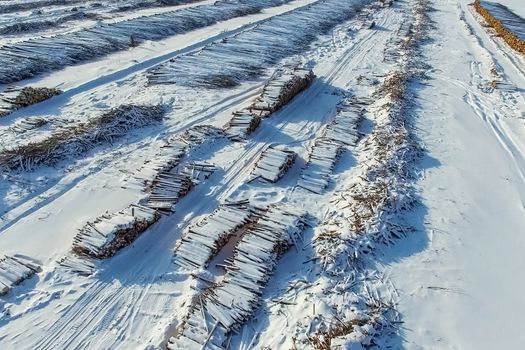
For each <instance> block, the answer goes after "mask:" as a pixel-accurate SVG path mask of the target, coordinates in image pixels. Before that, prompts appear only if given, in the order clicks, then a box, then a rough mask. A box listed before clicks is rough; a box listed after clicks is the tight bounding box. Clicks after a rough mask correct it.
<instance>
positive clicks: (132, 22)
mask: <svg viewBox="0 0 525 350" xmlns="http://www.w3.org/2000/svg"><path fill="white" fill-rule="evenodd" d="M289 1H291V0H244V1H242V2H237V1H230V0H218V1H216V2H215V3H213V4H206V5H201V6H195V7H190V8H184V9H180V10H176V11H171V12H165V13H161V14H154V15H151V16H142V17H138V18H133V19H129V20H125V21H120V22H116V23H109V24H107V23H104V24H100V25H97V26H95V27H92V28H85V29H81V30H77V31H73V32H68V33H65V34H59V35H54V36H48V37H37V38H34V39H30V40H27V41H23V42H19V43H15V44H8V45H4V46H2V47H0V84H9V83H13V82H16V81H19V80H22V79H26V78H30V77H32V76H34V75H37V74H39V73H42V72H44V71H48V70H52V69H60V68H62V67H64V66H65V65H68V64H73V63H77V62H81V61H85V60H89V59H92V58H95V57H100V56H102V55H106V54H109V53H111V52H115V51H118V50H124V49H127V48H129V47H133V46H136V45H138V44H140V43H142V42H144V41H145V40H160V39H163V38H166V37H168V36H171V35H176V34H182V33H187V32H189V31H192V30H194V29H198V28H203V27H206V26H209V25H213V24H215V23H217V22H219V21H223V20H227V19H231V18H235V17H240V16H245V15H249V14H254V13H258V12H260V11H261V10H262V9H264V8H267V7H272V6H278V5H281V4H283V3H286V2H289Z"/></svg>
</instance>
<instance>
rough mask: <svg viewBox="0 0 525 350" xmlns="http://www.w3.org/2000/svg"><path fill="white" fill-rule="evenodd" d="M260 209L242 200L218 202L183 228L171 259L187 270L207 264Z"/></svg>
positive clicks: (253, 218)
mask: <svg viewBox="0 0 525 350" xmlns="http://www.w3.org/2000/svg"><path fill="white" fill-rule="evenodd" d="M259 214H260V212H259V210H258V209H256V208H254V207H252V206H250V205H249V204H248V203H245V202H236V203H224V204H221V205H220V206H219V207H218V208H217V209H215V211H214V212H213V213H211V214H210V215H208V216H206V217H205V218H204V219H202V220H200V221H199V222H197V223H196V224H194V225H191V226H190V227H189V228H188V229H186V231H185V232H184V235H183V237H182V239H181V241H180V242H179V243H178V245H177V247H176V248H175V258H174V262H175V264H176V265H178V266H180V267H182V268H185V269H188V270H193V269H200V268H205V267H207V265H208V263H209V262H210V260H211V259H213V258H214V257H215V255H216V254H217V253H218V252H219V251H220V249H221V248H222V247H223V246H224V245H225V244H226V243H227V242H228V240H229V239H230V238H231V236H233V235H234V234H235V233H236V232H238V231H239V230H241V229H242V228H243V227H246V225H249V224H252V223H253V222H254V220H256V219H257V218H258V215H259Z"/></svg>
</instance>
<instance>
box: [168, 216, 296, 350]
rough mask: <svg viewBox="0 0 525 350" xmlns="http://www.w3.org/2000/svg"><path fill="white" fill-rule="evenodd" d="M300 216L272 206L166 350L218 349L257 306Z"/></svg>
mask: <svg viewBox="0 0 525 350" xmlns="http://www.w3.org/2000/svg"><path fill="white" fill-rule="evenodd" d="M305 226H306V221H305V216H304V215H303V214H301V213H297V212H291V211H288V210H287V209H284V208H277V207H273V208H270V209H269V210H268V211H267V212H266V213H264V214H263V215H262V216H261V217H260V219H259V220H258V221H257V222H256V223H255V224H254V225H252V226H251V227H249V228H248V229H247V230H246V232H245V233H244V235H243V236H242V238H241V240H240V241H239V242H238V243H237V245H236V247H235V249H234V252H233V257H232V258H231V259H229V261H228V265H227V266H226V274H225V275H224V277H223V279H222V281H221V282H219V283H217V284H216V285H214V286H212V287H210V288H208V289H205V290H204V292H203V293H202V295H201V296H200V299H199V301H198V302H196V303H195V306H194V308H193V309H192V310H191V312H190V314H189V315H188V317H187V319H186V320H185V321H184V324H183V325H182V327H181V329H180V331H179V334H178V336H176V337H172V338H170V339H169V341H168V349H172V350H173V349H196V348H200V349H202V348H210V349H222V348H223V347H224V346H226V342H227V339H228V336H229V335H230V333H231V332H233V331H236V330H238V329H239V328H240V327H241V326H242V325H243V324H244V323H245V322H247V321H248V320H249V318H250V317H251V315H252V314H253V312H254V311H255V310H256V309H257V308H258V307H259V306H260V302H261V295H262V292H263V290H264V288H265V287H266V285H267V283H268V280H269V279H270V276H271V274H272V272H273V270H274V268H275V266H276V264H277V259H278V258H279V256H280V255H281V254H283V253H284V252H285V251H286V250H287V249H288V248H289V247H290V246H291V245H293V244H295V242H296V241H297V239H299V237H300V235H301V233H302V231H303V230H304V228H305Z"/></svg>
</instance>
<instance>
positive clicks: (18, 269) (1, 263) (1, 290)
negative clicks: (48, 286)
mask: <svg viewBox="0 0 525 350" xmlns="http://www.w3.org/2000/svg"><path fill="white" fill-rule="evenodd" d="M41 270H42V269H41V268H40V266H39V265H38V264H36V263H35V262H33V261H31V260H29V259H27V258H24V257H21V256H7V255H6V256H5V257H3V258H2V259H0V295H5V294H7V293H9V291H10V290H11V289H12V288H13V287H14V286H17V285H19V284H20V283H22V282H23V281H25V280H28V279H30V278H31V277H33V276H34V275H35V274H36V273H38V272H40V271H41Z"/></svg>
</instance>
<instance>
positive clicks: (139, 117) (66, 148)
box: [0, 105, 165, 170]
mask: <svg viewBox="0 0 525 350" xmlns="http://www.w3.org/2000/svg"><path fill="white" fill-rule="evenodd" d="M164 114H165V108H164V107H163V106H136V105H123V106H120V107H117V108H115V109H112V110H111V111H109V112H107V113H104V114H102V115H100V116H97V117H94V118H91V119H89V120H88V121H86V122H81V123H78V124H74V125H70V126H66V127H64V128H62V129H60V130H58V131H56V132H52V133H50V134H49V135H46V136H45V137H43V138H42V139H40V140H37V141H33V142H31V141H30V142H29V143H26V144H22V145H15V146H13V147H9V146H8V147H7V148H4V149H2V150H0V167H1V168H4V169H7V170H30V169H32V168H33V167H35V166H38V165H54V164H55V163H57V162H58V161H59V160H62V159H65V158H67V157H72V156H78V155H81V154H83V153H85V152H87V151H88V150H90V149H92V148H94V147H96V146H98V145H101V144H104V143H112V142H113V141H115V140H116V139H118V138H120V137H122V136H124V135H125V134H126V133H127V132H128V131H130V130H132V129H136V128H141V127H145V126H148V125H151V124H154V123H158V122H160V121H161V120H162V118H163V116H164Z"/></svg>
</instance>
